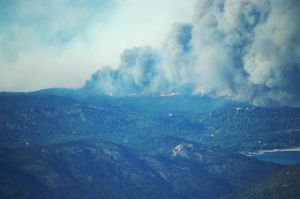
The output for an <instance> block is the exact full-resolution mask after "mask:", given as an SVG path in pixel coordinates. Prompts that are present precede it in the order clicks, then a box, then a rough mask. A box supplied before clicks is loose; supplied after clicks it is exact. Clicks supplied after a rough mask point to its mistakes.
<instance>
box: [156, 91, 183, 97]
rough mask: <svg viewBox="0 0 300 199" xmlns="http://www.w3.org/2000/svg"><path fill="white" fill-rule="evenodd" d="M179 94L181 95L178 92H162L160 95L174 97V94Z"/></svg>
mask: <svg viewBox="0 0 300 199" xmlns="http://www.w3.org/2000/svg"><path fill="white" fill-rule="evenodd" d="M177 95H179V93H177V92H171V93H160V96H161V97H174V96H177Z"/></svg>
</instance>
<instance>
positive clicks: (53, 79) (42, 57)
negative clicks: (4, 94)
mask: <svg viewBox="0 0 300 199" xmlns="http://www.w3.org/2000/svg"><path fill="white" fill-rule="evenodd" d="M195 2H196V0H189V1H183V0H164V1H161V0H143V1H140V0H122V1H121V0H29V1H23V0H0V16H1V18H0V91H34V90H38V89H43V88H50V87H68V88H78V87H81V86H82V85H83V84H84V82H85V81H86V80H87V79H88V78H89V76H90V75H91V74H92V73H93V72H95V71H96V70H99V69H101V68H102V67H103V66H111V67H112V68H114V67H116V66H118V65H119V63H120V61H121V60H120V55H121V54H122V52H123V50H124V49H130V48H133V47H136V46H147V45H149V46H150V45H151V46H153V47H158V46H159V44H160V43H161V41H162V40H164V38H165V37H166V34H167V32H168V30H169V29H170V27H171V26H172V24H173V23H174V22H191V20H192V15H193V9H194V5H195Z"/></svg>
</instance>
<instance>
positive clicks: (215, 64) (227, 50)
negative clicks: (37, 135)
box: [84, 0, 300, 106]
mask: <svg viewBox="0 0 300 199" xmlns="http://www.w3.org/2000/svg"><path fill="white" fill-rule="evenodd" d="M299 18H300V2H299V1H297V0H285V1H280V0H240V1H236V0H199V1H198V2H197V4H196V5H195V13H194V20H193V23H192V24H174V25H173V26H172V28H171V30H170V32H169V33H168V35H167V36H166V39H165V41H164V42H163V43H162V45H161V48H160V49H152V48H151V47H138V48H134V49H129V50H125V51H124V52H123V54H122V55H121V64H120V66H119V67H118V69H117V70H112V69H110V67H106V68H105V69H103V70H100V71H97V72H96V73H95V74H93V75H92V77H91V79H90V80H88V81H87V82H86V84H85V86H84V88H86V89H91V90H94V91H95V92H99V93H104V94H107V93H112V94H114V95H128V94H130V93H139V94H149V93H160V92H179V93H182V94H208V95H217V96H225V97H228V98H233V99H237V100H244V101H250V102H252V103H253V104H255V105H269V104H273V105H274V104H278V105H290V106H300V34H299V32H300V21H299Z"/></svg>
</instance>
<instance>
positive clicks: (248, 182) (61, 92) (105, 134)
mask: <svg viewBox="0 0 300 199" xmlns="http://www.w3.org/2000/svg"><path fill="white" fill-rule="evenodd" d="M0 110H1V111H0V138H1V139H0V146H1V147H0V153H1V156H0V157H1V158H0V175H1V180H0V195H1V198H20V197H21V198H41V197H42V198H60V197H65V198H205V199H208V198H219V197H224V196H230V197H235V195H232V194H235V193H238V192H241V191H242V190H247V189H248V188H249V187H252V186H253V187H254V188H255V185H256V184H257V183H260V182H261V181H262V180H265V181H267V180H266V179H268V177H269V176H272V175H276V173H278V172H281V171H282V170H283V169H287V166H285V165H281V164H276V163H271V162H266V161H261V160H258V159H256V158H253V157H248V156H246V155H243V154H250V153H251V152H254V151H259V150H272V149H279V150H285V149H286V148H293V147H299V146H300V134H299V133H300V132H299V130H297V129H299V127H300V109H299V108H291V107H255V106H252V105H249V104H246V103H241V102H235V101H231V100H228V99H222V98H210V97H208V96H192V97H186V96H172V97H167V96H165V97H160V96H134V97H110V96H104V95H94V94H90V93H86V92H85V91H82V90H71V89H49V90H43V91H38V92H34V93H1V94H0ZM279 175H280V174H279ZM262 183H264V181H263V182H262ZM16 187H17V188H16ZM254 188H253V189H254ZM295 188H296V187H293V189H295ZM297 188H298V187H297ZM249 189H250V188H249ZM250 190H251V189H250Z"/></svg>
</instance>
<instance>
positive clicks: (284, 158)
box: [253, 151, 300, 165]
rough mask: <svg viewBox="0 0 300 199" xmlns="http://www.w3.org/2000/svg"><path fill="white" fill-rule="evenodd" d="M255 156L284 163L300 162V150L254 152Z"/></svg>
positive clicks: (293, 163)
mask: <svg viewBox="0 0 300 199" xmlns="http://www.w3.org/2000/svg"><path fill="white" fill-rule="evenodd" d="M253 157H255V158H257V159H259V160H263V161H268V162H274V163H278V164H283V165H295V164H299V163H300V151H276V152H264V153H262V154H254V155H253Z"/></svg>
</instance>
